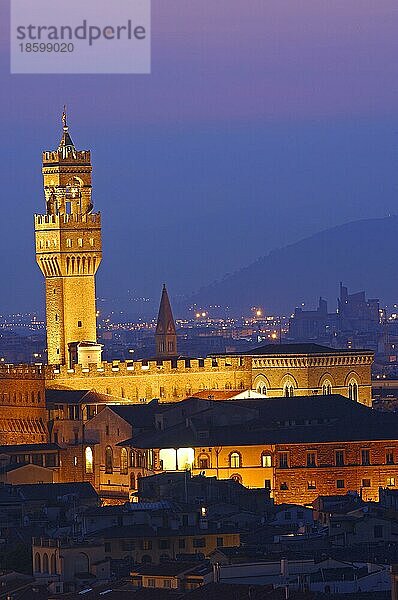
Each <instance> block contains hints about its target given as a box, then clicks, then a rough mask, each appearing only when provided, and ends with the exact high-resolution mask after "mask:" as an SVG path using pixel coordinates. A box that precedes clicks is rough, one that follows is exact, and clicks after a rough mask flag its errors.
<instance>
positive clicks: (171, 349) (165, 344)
mask: <svg viewBox="0 0 398 600" xmlns="http://www.w3.org/2000/svg"><path fill="white" fill-rule="evenodd" d="M155 341H156V356H157V357H158V358H171V357H175V356H177V334H176V326H175V322H174V317H173V312H172V310H171V306H170V300H169V295H168V293H167V289H166V285H163V290H162V298H161V300H160V307H159V314H158V320H157V324H156V333H155Z"/></svg>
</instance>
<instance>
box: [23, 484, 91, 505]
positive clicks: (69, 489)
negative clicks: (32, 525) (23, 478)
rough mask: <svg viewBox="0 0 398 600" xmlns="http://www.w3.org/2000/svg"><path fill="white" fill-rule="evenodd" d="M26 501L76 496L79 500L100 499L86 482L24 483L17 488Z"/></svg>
mask: <svg viewBox="0 0 398 600" xmlns="http://www.w3.org/2000/svg"><path fill="white" fill-rule="evenodd" d="M15 487H16V488H17V490H18V491H19V492H20V495H21V497H22V498H25V499H26V500H57V499H58V498H60V497H61V496H69V495H74V496H78V497H79V498H86V499H87V498H92V499H96V498H98V495H97V492H96V491H95V489H94V488H93V486H92V485H91V483H88V482H86V481H77V482H72V483H24V484H21V485H17V486H15Z"/></svg>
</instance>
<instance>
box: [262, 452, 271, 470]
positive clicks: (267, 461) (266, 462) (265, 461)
mask: <svg viewBox="0 0 398 600" xmlns="http://www.w3.org/2000/svg"><path fill="white" fill-rule="evenodd" d="M261 466H262V467H264V468H266V467H272V457H271V455H270V454H262V455H261Z"/></svg>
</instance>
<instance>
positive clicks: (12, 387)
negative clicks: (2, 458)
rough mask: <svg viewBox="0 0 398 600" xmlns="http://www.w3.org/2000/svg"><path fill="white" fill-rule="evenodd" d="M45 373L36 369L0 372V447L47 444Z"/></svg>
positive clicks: (5, 367) (8, 368) (12, 368)
mask: <svg viewBox="0 0 398 600" xmlns="http://www.w3.org/2000/svg"><path fill="white" fill-rule="evenodd" d="M47 421H48V414H47V410H46V403H45V379H44V371H43V369H42V368H40V367H35V366H29V367H24V366H16V367H8V366H2V367H1V369H0V445H6V444H7V445H8V444H37V443H41V442H47V441H48V429H47Z"/></svg>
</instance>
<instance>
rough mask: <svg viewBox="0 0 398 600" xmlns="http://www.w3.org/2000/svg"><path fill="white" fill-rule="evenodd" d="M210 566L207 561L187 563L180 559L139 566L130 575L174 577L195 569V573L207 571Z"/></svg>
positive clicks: (191, 572)
mask: <svg viewBox="0 0 398 600" xmlns="http://www.w3.org/2000/svg"><path fill="white" fill-rule="evenodd" d="M210 568H211V567H210V563H208V562H202V563H198V562H196V563H193V562H189V563H188V562H182V561H173V562H162V563H160V564H159V565H142V566H139V567H137V568H135V569H134V570H133V571H132V575H136V574H137V575H157V576H159V577H162V576H168V575H169V576H170V577H175V576H177V575H179V574H180V573H186V572H189V573H190V574H193V571H195V574H200V573H203V572H207V571H209V570H210Z"/></svg>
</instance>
